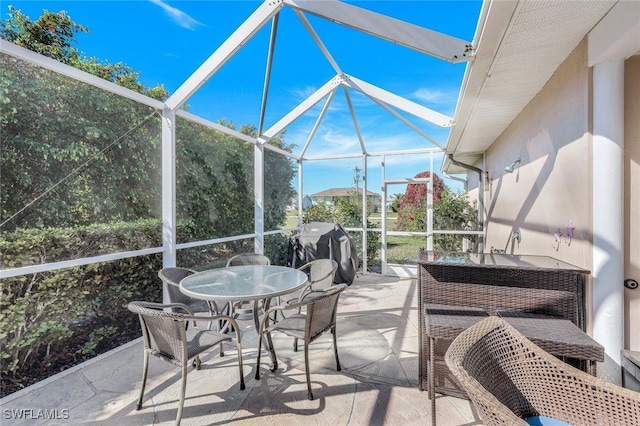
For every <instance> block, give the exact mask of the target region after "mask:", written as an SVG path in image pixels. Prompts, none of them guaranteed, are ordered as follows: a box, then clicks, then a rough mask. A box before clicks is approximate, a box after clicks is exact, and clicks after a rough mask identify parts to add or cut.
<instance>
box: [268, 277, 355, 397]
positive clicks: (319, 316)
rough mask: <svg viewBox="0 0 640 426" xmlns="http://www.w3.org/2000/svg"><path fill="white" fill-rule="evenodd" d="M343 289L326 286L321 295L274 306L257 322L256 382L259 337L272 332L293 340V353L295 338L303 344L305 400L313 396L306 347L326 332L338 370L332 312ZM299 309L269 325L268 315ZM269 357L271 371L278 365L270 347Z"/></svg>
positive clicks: (313, 294)
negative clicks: (301, 310) (303, 309)
mask: <svg viewBox="0 0 640 426" xmlns="http://www.w3.org/2000/svg"><path fill="white" fill-rule="evenodd" d="M345 288H347V285H346V284H338V285H335V286H332V287H330V288H329V289H327V290H325V291H323V292H314V293H312V294H309V295H308V296H306V297H304V298H303V299H302V300H301V301H299V302H296V303H291V304H287V305H283V306H275V307H273V308H271V309H269V310H267V312H265V315H264V316H263V317H262V321H261V322H260V330H259V334H260V338H259V339H258V361H257V367H256V380H260V354H261V351H262V336H263V335H264V334H265V333H266V334H270V333H272V332H274V331H278V332H281V333H284V334H286V335H287V336H291V337H293V338H294V339H295V340H294V347H293V350H294V351H297V350H298V347H297V344H296V342H297V341H298V339H300V340H303V341H304V366H305V372H306V376H307V392H308V394H307V397H308V398H309V400H312V399H313V393H312V392H311V378H310V374H309V344H310V343H311V342H313V341H314V340H316V339H317V338H318V337H320V336H321V335H322V334H323V333H325V332H326V331H331V333H332V334H333V348H334V353H335V357H336V369H337V370H338V371H340V369H341V367H340V359H339V358H338V345H337V341H336V312H337V309H338V298H339V297H340V293H341V292H342V291H343V290H344V289H345ZM301 307H306V312H304V313H294V314H293V315H290V316H288V317H287V318H285V319H283V320H280V321H278V322H277V323H275V324H273V325H271V326H269V316H270V315H271V314H273V313H275V312H277V311H284V310H289V309H295V310H298V309H299V308H301ZM270 349H271V355H272V357H271V358H272V359H273V360H274V365H273V366H272V367H271V371H275V370H276V369H277V368H278V362H277V360H276V353H275V350H274V349H273V345H271V348H270Z"/></svg>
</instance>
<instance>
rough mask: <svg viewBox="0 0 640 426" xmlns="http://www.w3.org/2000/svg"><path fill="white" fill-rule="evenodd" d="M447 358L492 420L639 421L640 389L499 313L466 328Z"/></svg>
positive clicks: (495, 422) (487, 421)
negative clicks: (571, 358)
mask: <svg viewBox="0 0 640 426" xmlns="http://www.w3.org/2000/svg"><path fill="white" fill-rule="evenodd" d="M445 360H446V363H447V366H448V367H449V369H450V370H451V372H452V373H453V374H454V375H455V376H456V378H457V379H458V380H459V382H460V384H461V385H462V387H463V388H464V390H465V391H466V392H467V395H468V396H469V398H470V399H471V401H472V402H473V404H474V405H475V407H476V409H477V410H478V413H479V415H480V418H481V419H482V422H483V423H484V424H485V425H487V426H491V425H509V426H513V425H527V424H547V423H549V424H554V423H551V422H552V421H553V420H556V421H561V422H567V423H569V424H574V425H611V426H621V425H638V424H640V393H637V392H633V391H631V390H629V389H624V388H622V387H619V386H616V385H614V384H611V383H609V382H606V381H604V380H601V379H598V378H596V377H594V376H592V375H590V374H587V373H585V372H583V371H580V370H578V369H576V368H574V367H571V366H570V365H568V364H565V363H564V362H562V361H560V360H559V359H558V358H556V357H555V356H553V355H550V354H549V353H547V352H545V351H543V350H542V349H540V348H539V347H538V346H536V345H535V344H533V343H532V342H531V341H530V340H528V339H527V338H525V337H524V336H523V335H522V334H521V333H519V332H518V331H517V330H516V329H515V328H513V327H512V326H510V325H509V324H508V323H507V322H506V321H505V320H503V319H501V318H498V317H495V316H492V317H489V318H488V319H485V320H482V321H480V322H478V323H477V324H476V325H474V326H471V327H469V328H468V329H467V330H465V331H464V332H462V333H461V334H460V335H459V336H458V337H457V338H456V339H455V340H454V341H453V343H452V344H451V346H450V347H449V349H448V350H447V352H446V355H445ZM525 419H528V421H529V423H527V420H525ZM535 422H538V423H535ZM545 422H547V423H545ZM555 424H558V423H555Z"/></svg>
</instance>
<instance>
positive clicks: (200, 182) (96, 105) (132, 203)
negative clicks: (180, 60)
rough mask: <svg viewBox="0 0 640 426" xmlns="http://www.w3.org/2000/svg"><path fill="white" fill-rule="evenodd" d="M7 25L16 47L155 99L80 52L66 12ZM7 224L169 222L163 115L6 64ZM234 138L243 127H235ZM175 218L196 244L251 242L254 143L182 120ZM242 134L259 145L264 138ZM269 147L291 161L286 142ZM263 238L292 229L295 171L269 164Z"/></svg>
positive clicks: (275, 159)
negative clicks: (288, 222) (289, 210)
mask: <svg viewBox="0 0 640 426" xmlns="http://www.w3.org/2000/svg"><path fill="white" fill-rule="evenodd" d="M10 10H11V14H10V16H9V19H7V20H5V21H2V23H1V25H0V34H2V36H3V37H4V38H6V39H7V40H9V41H12V42H14V43H16V44H19V45H22V46H24V47H26V48H29V49H32V50H34V51H36V52H39V53H42V54H45V55H47V56H50V57H52V58H53V59H56V60H59V61H61V62H64V63H66V64H69V65H72V66H75V67H77V68H80V69H82V70H84V71H87V72H89V73H92V74H94V75H96V76H99V77H101V78H104V79H107V80H109V81H112V82H115V83H117V84H120V85H122V86H125V87H128V88H130V89H132V90H136V91H138V92H140V93H143V94H146V95H150V96H153V97H154V98H157V99H163V98H165V97H166V92H165V90H164V88H163V87H162V86H157V87H155V88H151V89H148V88H146V87H145V86H143V85H142V84H141V83H140V82H139V81H138V73H137V72H135V71H133V70H131V69H130V68H129V67H127V66H125V65H124V64H120V63H118V64H109V63H99V62H98V61H97V60H96V59H95V58H86V57H82V56H81V55H80V54H79V52H78V50H77V49H76V48H75V47H73V44H74V43H75V40H74V35H75V34H76V33H78V32H87V31H88V29H87V28H85V27H83V26H81V25H78V24H76V23H75V22H73V21H72V20H71V19H70V18H69V16H67V15H66V13H65V12H58V13H52V12H48V11H44V13H43V15H42V16H41V17H40V18H39V19H38V20H36V21H31V20H30V19H29V17H28V16H26V15H24V14H22V13H21V12H20V11H19V10H16V9H15V8H12V7H11V8H10ZM0 95H1V96H2V97H1V98H0V107H1V108H0V125H1V126H2V127H1V131H2V134H1V136H0V137H1V138H2V140H1V142H2V159H1V164H0V166H1V170H2V179H1V182H0V195H1V199H0V223H1V224H2V230H3V231H10V230H12V229H16V228H17V227H18V226H20V227H52V226H53V227H68V226H73V225H87V224H91V223H106V222H110V221H126V220H134V219H139V218H154V217H155V218H158V219H159V217H160V215H161V208H160V199H161V186H160V182H161V163H160V156H161V153H160V151H161V129H160V114H159V112H158V111H155V110H154V109H153V108H150V107H147V106H144V105H140V104H138V103H136V102H134V101H131V100H128V99H124V98H122V97H120V96H117V95H114V94H111V93H108V92H106V91H103V90H100V89H97V88H95V87H93V86H90V85H87V84H84V83H81V82H78V81H75V80H73V79H70V78H67V77H65V76H62V75H59V74H57V73H55V72H52V71H48V70H45V69H42V68H40V67H37V66H33V65H31V64H29V63H27V62H24V61H22V60H19V59H15V58H13V57H10V56H7V55H0ZM221 124H223V125H227V126H229V127H231V128H233V127H234V126H233V124H232V123H230V124H226V123H224V122H221ZM176 132H177V135H178V143H177V154H176V157H177V158H176V162H177V167H176V168H177V171H178V176H177V183H176V186H177V194H178V197H177V201H176V204H177V207H176V210H177V212H178V219H179V221H182V222H183V224H184V226H183V228H182V229H184V230H186V234H185V238H187V237H186V235H188V238H205V239H206V238H213V237H217V236H229V235H237V234H244V233H250V232H253V215H254V211H253V200H254V197H253V185H254V181H253V150H254V147H253V146H252V145H251V144H250V143H247V142H245V141H241V140H238V139H236V138H234V137H232V136H229V135H227V134H224V133H222V132H219V131H214V130H211V129H210V128H207V127H205V126H202V125H199V124H196V123H193V122H190V121H188V120H181V119H179V120H178V125H177V130H176ZM240 132H242V133H245V134H248V135H251V136H256V129H255V127H252V126H249V125H245V126H243V127H242V128H241V129H240ZM270 143H271V144H273V145H275V146H277V147H279V148H282V149H285V150H291V148H292V147H291V146H286V144H285V143H284V140H283V139H282V137H280V138H274V139H273V140H271V141H270ZM264 172H265V181H270V182H277V183H278V184H277V185H273V186H272V187H268V186H265V189H266V192H267V193H266V194H265V210H264V211H265V219H264V222H265V229H274V228H276V227H277V226H278V225H280V224H283V223H284V222H285V217H286V213H285V211H286V205H287V204H288V202H289V200H290V199H291V197H292V196H293V194H294V192H295V190H294V189H293V188H292V186H291V185H290V184H288V185H287V184H284V185H283V184H282V183H283V182H291V179H292V177H293V176H294V174H295V168H294V167H293V165H292V164H291V162H290V160H288V159H287V158H286V157H284V156H282V155H279V154H273V153H270V152H268V153H265V167H264Z"/></svg>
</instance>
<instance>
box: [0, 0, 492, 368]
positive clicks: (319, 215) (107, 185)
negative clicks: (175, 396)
mask: <svg viewBox="0 0 640 426" xmlns="http://www.w3.org/2000/svg"><path fill="white" fill-rule="evenodd" d="M292 27H294V28H298V29H303V30H304V34H306V36H305V38H302V37H301V38H295V40H292V38H291V37H290V36H288V35H287V31H289V28H292ZM468 30H469V31H472V30H473V28H471V29H468ZM336 31H339V32H342V33H343V37H342V38H341V43H340V44H339V45H337V46H331V45H329V44H328V43H327V44H325V39H324V38H323V34H327V33H328V32H336ZM292 42H294V43H299V45H300V47H298V48H296V52H295V56H293V57H281V56H279V50H278V46H279V44H280V43H285V44H286V43H292ZM363 44H366V45H367V46H369V47H370V48H369V49H368V50H367V52H371V51H374V52H375V51H376V46H378V45H382V44H385V45H386V44H391V45H393V47H394V48H395V49H399V50H402V51H405V52H408V53H406V55H408V56H406V57H405V58H408V61H409V62H407V63H404V64H396V65H400V66H401V67H402V68H411V71H412V72H413V73H414V74H413V77H412V78H415V79H416V81H420V80H423V79H433V78H435V79H437V76H429V75H428V70H429V69H430V66H431V65H430V64H433V63H435V62H438V63H446V64H448V66H450V67H451V72H452V73H458V75H459V76H460V80H462V74H463V72H464V66H465V65H464V64H465V62H467V61H469V60H471V59H472V58H473V49H472V47H471V41H465V40H463V39H460V38H456V37H453V36H449V35H446V34H443V33H440V32H437V31H432V30H430V29H427V28H423V27H420V26H418V25H415V24H412V23H409V22H405V21H401V20H398V19H395V18H393V17H391V16H388V15H385V14H381V13H377V12H373V11H369V10H366V9H363V8H360V7H357V6H354V5H351V4H347V3H342V2H338V1H300V0H284V1H265V2H264V3H262V4H259V6H258V7H257V9H255V11H253V13H251V14H250V15H249V16H248V17H247V18H246V19H245V20H244V21H243V22H242V24H241V25H240V26H238V27H237V29H236V30H235V31H233V32H232V33H231V34H230V35H228V36H227V38H226V39H225V40H224V41H223V42H222V43H221V44H219V45H218V46H212V52H213V53H212V54H210V56H209V57H208V58H207V59H206V60H205V61H204V62H203V63H202V65H201V66H200V67H199V68H198V69H196V70H195V72H193V73H192V74H191V76H189V77H188V78H187V79H186V80H185V81H184V83H183V84H182V85H181V86H180V87H179V88H178V89H177V90H175V92H173V93H172V94H170V96H169V97H168V98H167V99H166V100H164V101H158V100H154V99H151V98H149V97H146V96H143V95H141V94H138V93H136V92H134V91H131V90H128V89H125V88H122V87H120V86H118V85H115V84H112V83H110V82H108V81H106V80H103V79H100V78H98V77H96V76H93V75H90V74H87V73H84V72H82V71H79V70H77V69H75V68H72V67H69V66H66V65H64V64H61V63H59V62H56V61H54V60H52V59H49V58H47V57H44V56H41V55H39V54H36V53H33V52H31V51H29V50H26V49H24V48H21V47H19V46H16V45H13V44H11V43H9V42H6V41H4V40H3V41H2V44H1V45H0V46H1V54H0V60H1V65H0V84H1V85H2V87H1V94H0V112H1V114H0V115H1V118H2V135H1V138H2V141H1V142H2V147H1V150H2V151H1V155H2V168H1V169H0V178H1V179H0V180H1V190H2V191H1V206H2V209H1V214H2V217H1V223H0V232H1V234H0V259H1V265H0V277H1V279H2V292H3V297H2V311H3V314H2V321H1V323H2V324H3V325H2V327H3V328H4V330H3V332H2V336H4V337H3V354H2V357H3V365H6V366H7V370H6V371H4V370H5V367H3V381H4V380H5V377H11V375H12V374H16V373H17V372H18V371H20V370H21V369H28V367H29V366H30V365H33V363H34V362H35V361H36V359H47V357H48V356H49V355H50V353H51V351H53V350H55V349H56V348H57V347H60V344H61V342H63V341H65V339H67V340H66V341H67V342H68V340H69V339H75V338H76V335H77V334H78V333H77V329H78V326H79V325H80V326H82V325H84V326H85V327H84V328H85V329H89V330H90V333H88V334H85V335H84V336H82V337H78V339H81V340H79V341H78V342H76V347H77V348H78V349H77V350H76V353H82V354H83V355H91V354H95V353H97V352H98V351H99V350H101V348H103V346H104V345H105V344H106V342H107V341H110V342H113V341H114V339H115V338H116V337H120V336H121V335H122V334H123V331H122V330H124V329H127V328H128V329H131V330H133V331H135V332H137V331H138V327H137V325H131V324H133V321H134V320H135V318H129V317H127V320H126V321H129V322H130V323H131V324H129V326H127V325H124V326H123V325H122V324H121V323H118V322H117V321H116V322H114V321H113V320H115V319H116V318H115V317H117V316H118V313H119V312H122V311H123V309H124V310H126V308H124V307H125V306H126V303H127V302H128V301H130V300H132V299H136V298H142V297H144V298H148V299H151V298H154V299H155V300H160V299H162V293H161V291H162V290H161V288H160V286H159V281H158V278H157V271H158V270H159V269H160V268H162V267H163V266H173V265H179V266H185V267H190V268H193V269H198V270H201V269H206V268H212V267H221V266H224V263H225V262H226V260H227V259H228V258H229V257H231V256H232V255H233V254H236V253H239V252H244V251H256V252H260V253H265V254H267V255H268V256H269V257H270V258H271V260H272V263H275V264H283V265H284V264H286V261H287V250H288V243H289V237H290V236H291V235H292V234H293V233H295V232H296V230H297V229H299V228H300V227H301V225H302V223H303V221H305V220H320V221H336V222H340V223H342V224H343V226H344V227H345V228H346V229H347V230H348V231H349V233H350V234H352V236H353V237H354V239H355V240H356V242H357V246H358V251H359V253H358V256H359V258H360V270H361V271H362V272H376V273H383V274H405V273H409V274H410V273H411V268H412V266H411V265H412V262H415V259H416V258H417V256H418V252H417V251H418V248H427V249H431V248H434V247H436V248H437V244H438V238H439V237H441V238H443V239H444V238H445V236H446V238H449V239H450V240H448V241H449V244H454V247H455V248H456V249H459V250H469V251H471V250H476V249H477V247H478V246H480V245H481V241H482V228H481V223H482V221H481V218H478V217H477V214H475V215H476V216H475V217H474V219H473V220H466V221H459V220H458V221H456V220H451V219H450V218H448V217H447V216H446V214H447V213H448V212H450V211H447V210H446V209H442V210H440V211H438V210H437V209H434V202H437V201H439V197H440V195H441V193H442V188H443V187H444V186H451V187H453V188H458V189H459V190H464V182H463V181H461V180H459V179H456V178H452V177H449V176H446V175H443V174H442V173H440V172H439V167H440V165H441V164H442V161H443V147H444V143H445V141H446V137H447V134H448V130H449V128H451V127H452V126H453V125H454V120H453V119H452V118H451V117H449V116H448V115H447V114H445V113H442V112H439V111H436V110H435V109H432V108H429V107H427V106H424V105H422V104H421V103H418V102H416V101H415V100H411V99H409V97H407V96H406V94H404V95H403V94H398V93H394V91H393V90H392V88H386V87H379V86H378V85H377V84H376V82H375V81H369V79H368V78H367V77H368V76H369V75H368V74H367V70H368V69H371V68H373V67H376V68H379V67H384V66H385V62H388V59H387V58H384V57H377V56H376V55H373V54H369V55H368V56H367V55H364V56H362V55H359V54H357V53H358V52H359V51H360V50H361V46H362V45H363ZM238 55H256V58H255V64H256V65H255V67H254V68H253V69H251V70H246V73H242V74H237V73H230V72H227V71H225V70H226V68H227V67H228V66H230V65H229V64H233V62H234V60H235V59H234V58H236V57H237V56H238ZM308 56H312V57H314V58H320V59H321V60H322V61H321V62H322V64H324V65H321V66H320V68H321V71H322V72H321V74H322V73H323V74H324V75H325V76H326V77H324V79H321V80H319V81H308V77H309V75H308V74H307V73H306V72H305V70H304V69H303V68H304V65H305V63H306V62H307V59H306V58H307V57H308ZM363 65H364V66H363ZM352 69H354V70H362V73H358V74H355V73H353V71H351V70H352ZM249 71H251V72H249ZM314 71H318V70H317V69H315V70H314ZM391 72H394V71H391ZM317 74H318V73H317V72H314V73H313V75H314V77H315V76H316V75H317ZM298 77H300V78H301V81H302V84H304V85H306V86H307V87H312V88H313V89H312V90H309V91H308V93H305V96H304V98H303V99H302V100H301V101H300V97H298V96H292V94H291V92H290V91H287V90H283V89H280V88H281V87H283V84H282V83H283V81H284V82H289V81H291V83H292V86H293V85H294V82H296V78H298ZM398 78H400V79H402V78H407V77H406V76H400V75H399V76H398ZM274 81H278V83H279V84H278V85H274ZM295 84H296V85H298V86H299V85H300V83H295ZM435 84H437V81H436V82H435ZM247 85H253V86H255V85H259V86H260V87H261V88H262V89H261V96H260V97H259V98H257V99H247V97H246V96H245V94H244V92H243V90H242V89H243V87H246V86H247ZM284 86H285V87H286V85H284ZM298 86H296V87H298ZM222 87H224V88H226V89H229V88H232V89H233V90H231V91H229V90H225V91H223V92H224V93H227V95H228V94H229V93H231V95H228V97H227V98H225V97H224V96H223V95H220V96H218V95H217V93H218V92H217V90H218V89H220V88H222ZM456 90H457V89H456ZM221 92H222V91H221ZM206 102H211V103H212V104H218V105H222V106H224V105H229V106H232V105H234V107H236V108H237V107H238V106H237V104H242V108H250V109H253V110H254V111H255V116H256V121H255V122H253V123H244V124H242V125H238V124H236V123H234V122H232V121H227V120H226V119H225V117H217V118H211V117H205V116H206V114H196V113H195V112H191V111H192V110H193V111H195V110H202V107H201V106H202V105H203V103H206ZM363 108H368V109H373V110H374V111H375V117H376V118H375V119H371V118H367V119H366V120H363V119H362V117H363V115H361V114H360V111H361V110H362V109H363ZM205 109H206V108H205ZM449 109H450V110H451V111H452V110H453V107H451V108H449ZM368 117H371V116H370V115H369V116H368ZM391 125H393V126H401V128H402V130H401V131H398V133H397V137H396V138H391V139H390V138H384V139H381V138H379V137H378V134H379V132H378V129H379V128H381V127H385V126H391ZM338 128H340V129H344V128H347V129H349V133H348V136H347V137H343V136H342V135H340V137H338V136H336V138H335V140H332V139H331V138H330V137H323V138H320V137H319V136H318V135H319V134H324V135H331V134H334V135H335V134H337V133H338V132H337V131H335V132H334V133H332V131H334V130H335V129H338ZM407 145H410V146H407ZM408 164H411V165H414V167H416V166H415V165H416V164H417V165H418V166H417V170H419V171H420V172H422V173H420V174H416V173H412V172H411V173H409V171H410V170H413V169H412V168H410V167H408V166H407V165H408ZM336 170H342V171H344V170H348V171H349V172H351V171H353V176H352V177H353V179H351V178H349V180H346V181H345V182H344V185H342V186H343V187H348V188H351V189H352V190H353V191H352V193H351V194H350V195H349V196H348V197H346V199H345V201H344V202H340V203H338V205H327V204H324V203H315V204H314V205H312V206H308V205H305V204H306V203H305V198H306V196H307V195H309V193H308V191H306V190H305V187H308V186H309V185H310V183H311V182H312V181H316V182H317V181H318V180H322V179H323V176H329V175H332V174H335V173H337V172H336ZM416 176H417V177H416ZM452 192H453V191H452ZM370 193H375V194H377V195H379V197H378V198H376V199H377V200H379V202H378V204H376V203H373V202H372V201H371V198H370V197H368V196H367V194H370ZM410 193H411V194H413V195H412V197H414V198H418V199H419V201H420V202H419V203H417V204H415V205H413V206H412V208H414V210H411V211H410V212H409V213H408V214H406V216H405V218H404V220H405V221H407V220H409V221H410V222H412V223H410V224H409V225H411V226H406V227H404V228H403V227H399V226H397V223H398V222H400V221H401V219H402V218H400V217H399V215H398V214H397V213H396V212H393V211H392V209H391V207H390V204H391V203H390V201H391V199H392V197H393V195H395V194H405V198H406V197H407V194H410ZM482 193H483V191H480V194H481V195H482ZM416 194H418V195H416ZM420 194H422V195H420ZM468 204H469V209H470V210H474V207H475V208H477V207H478V206H479V205H480V206H481V204H482V200H469V203H468ZM478 210H479V211H482V208H479V209H478ZM336 211H337V212H338V213H339V214H338V216H336V215H335V212H336ZM332 214H333V215H332ZM434 244H435V246H434ZM402 245H406V246H407V247H409V250H408V251H407V252H404V253H402V254H400V255H390V249H391V247H398V246H402ZM450 247H451V246H450ZM413 268H414V269H415V267H413ZM117 320H118V321H122V318H117ZM87 324H91V325H92V326H91V327H86V325H87ZM66 345H68V344H66ZM7 375H8V376H7Z"/></svg>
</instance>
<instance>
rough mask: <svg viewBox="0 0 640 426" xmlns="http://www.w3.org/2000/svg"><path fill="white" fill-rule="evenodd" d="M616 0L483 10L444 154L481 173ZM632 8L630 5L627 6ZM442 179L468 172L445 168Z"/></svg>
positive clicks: (553, 0)
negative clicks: (488, 156)
mask: <svg viewBox="0 0 640 426" xmlns="http://www.w3.org/2000/svg"><path fill="white" fill-rule="evenodd" d="M616 3H617V0H599V1H588V2H587V1H566V0H549V1H518V0H512V1H504V0H487V1H485V3H484V4H483V8H482V11H481V14H480V20H479V22H478V26H477V29H476V35H475V37H474V42H473V45H474V50H475V52H474V56H475V57H474V60H473V62H469V63H468V64H467V68H466V71H465V76H464V79H463V83H462V88H461V91H460V95H459V98H458V103H457V106H456V112H455V115H454V122H455V125H454V127H453V128H452V130H451V133H450V135H449V140H448V142H447V147H446V151H447V154H453V155H454V158H455V159H456V160H457V161H459V162H461V163H465V164H469V165H474V166H476V167H478V166H481V164H482V160H483V156H484V152H485V151H486V150H487V149H488V148H489V147H490V146H491V144H492V143H493V142H494V141H495V140H496V139H497V138H498V137H499V136H500V135H501V134H502V132H503V131H504V130H505V129H506V128H507V127H508V126H509V124H510V123H511V122H512V121H513V120H514V119H515V118H516V117H517V116H518V114H520V112H521V111H522V110H523V109H524V108H525V106H526V105H527V104H528V103H529V102H530V101H531V100H532V99H533V97H534V96H535V95H536V94H537V93H538V92H539V91H540V90H541V89H542V88H543V86H544V85H545V84H546V83H547V81H548V80H549V78H551V76H552V75H553V73H554V72H555V71H556V69H557V68H558V67H559V66H560V64H561V63H562V62H563V61H564V60H565V59H566V58H567V56H569V54H570V53H571V52H572V51H573V50H574V49H575V48H576V47H577V46H578V44H579V43H580V42H581V41H582V40H583V39H584V38H585V36H587V35H588V34H589V32H590V31H591V30H592V29H593V28H594V27H595V26H596V25H597V24H598V23H599V22H600V21H601V20H602V19H603V18H604V17H605V16H606V15H607V14H608V13H609V11H610V10H611V9H612V7H614V6H615V5H616ZM631 3H633V2H631ZM442 170H443V172H445V173H448V174H456V173H466V172H467V170H466V169H464V168H462V167H460V166H458V165H455V164H453V163H452V162H451V161H445V163H444V164H443V167H442Z"/></svg>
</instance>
